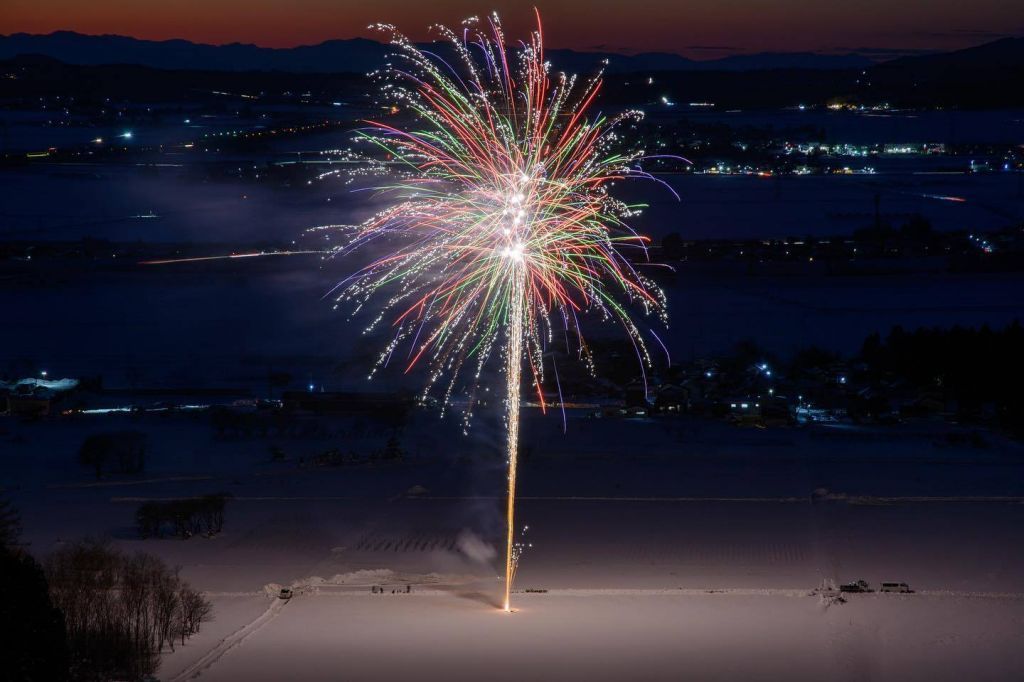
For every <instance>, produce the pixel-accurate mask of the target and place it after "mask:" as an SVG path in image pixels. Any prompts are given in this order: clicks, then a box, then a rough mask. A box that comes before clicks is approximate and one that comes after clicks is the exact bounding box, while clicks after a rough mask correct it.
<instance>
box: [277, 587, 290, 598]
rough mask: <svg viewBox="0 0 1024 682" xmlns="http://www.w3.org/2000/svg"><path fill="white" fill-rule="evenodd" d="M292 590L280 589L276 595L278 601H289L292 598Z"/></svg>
mask: <svg viewBox="0 0 1024 682" xmlns="http://www.w3.org/2000/svg"><path fill="white" fill-rule="evenodd" d="M293 594H294V593H293V592H292V588H290V587H282V588H281V591H280V592H278V593H277V598H278V599H291V598H292V596H293Z"/></svg>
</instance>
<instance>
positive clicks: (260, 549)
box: [0, 413, 1024, 681]
mask: <svg viewBox="0 0 1024 682" xmlns="http://www.w3.org/2000/svg"><path fill="white" fill-rule="evenodd" d="M101 419H102V420H101ZM328 426H331V428H333V429H334V433H335V435H333V436H331V435H327V436H324V437H321V438H315V439H285V440H284V441H280V442H279V443H278V444H279V445H281V446H282V447H283V448H284V450H285V452H286V454H287V457H288V459H287V460H286V461H284V462H273V463H272V462H270V461H269V455H268V446H269V443H270V441H272V440H274V439H262V438H251V439H224V438H217V437H215V436H214V434H213V431H212V429H211V428H210V426H209V424H208V423H207V422H206V421H205V420H204V419H203V418H201V417H199V418H196V417H190V416H184V415H179V416H168V417H145V418H142V419H140V420H135V421H133V420H130V419H128V418H125V417H108V418H91V419H85V418H83V419H79V420H70V421H68V420H64V421H60V422H42V423H35V424H19V423H16V422H12V421H4V422H0V451H2V452H3V457H2V458H0V467H2V468H0V472H2V480H3V481H4V485H5V487H7V488H8V492H9V494H10V495H11V496H12V497H13V499H14V501H15V503H16V504H18V505H19V507H20V508H21V510H22V516H23V518H24V524H25V527H26V539H27V540H28V541H29V542H31V549H32V551H33V552H35V553H36V554H39V555H43V554H45V553H46V552H47V551H48V550H50V549H52V548H53V547H55V546H57V544H58V543H60V542H62V541H65V540H68V539H74V538H80V537H84V536H86V535H99V536H108V537H111V538H113V541H114V542H115V543H117V544H118V545H119V546H121V547H123V548H125V549H129V550H135V549H139V550H145V551H149V552H155V553H157V554H160V555H161V556H163V557H164V558H166V559H167V560H168V561H169V562H171V563H173V564H176V565H180V566H181V568H182V574H183V575H184V577H185V578H186V579H188V580H189V581H191V582H192V583H193V584H194V585H195V586H197V587H199V588H200V589H203V590H205V591H207V592H208V594H209V595H210V598H211V599H212V601H213V603H214V620H213V622H211V623H209V624H207V625H206V626H204V629H203V631H202V632H201V633H200V634H199V635H198V636H197V637H196V638H194V639H192V640H190V641H189V642H188V643H187V644H186V645H185V646H184V647H179V648H178V649H177V651H175V652H174V653H168V654H166V655H165V657H164V663H163V665H162V667H161V670H160V677H161V679H164V680H183V679H190V678H191V677H192V676H193V675H195V674H199V675H200V679H209V680H239V679H244V680H280V679H299V680H306V679H311V680H325V681H326V680H332V681H333V680H394V679H404V678H408V677H414V676H415V677H417V678H419V679H425V680H435V679H436V680H460V679H465V680H470V679H474V680H475V679H480V678H482V677H485V676H486V677H488V678H496V679H512V678H516V679H540V680H544V679H588V680H594V679H607V680H621V679H638V680H662V679H680V678H693V679H721V680H732V679H765V680H768V679H809V680H810V679H814V680H820V679H850V680H861V679H872V680H875V679H878V680H904V679H921V680H925V679H929V680H931V679H948V680H956V679H966V678H973V679H991V680H1001V679H1013V678H1014V677H1016V676H1017V673H1018V672H1019V670H1020V669H1021V666H1022V664H1024V653H1022V652H1024V646H1022V645H1024V634H1022V633H1024V627H1022V625H1024V570H1022V569H1024V542H1022V541H1024V476H1022V474H1024V451H1022V448H1021V447H1020V446H1019V445H1017V444H1014V443H1012V442H1008V441H1005V440H1003V439H1001V438H999V437H997V436H989V446H988V447H987V448H980V449H974V448H968V447H966V446H964V447H951V446H948V445H943V446H942V447H939V446H937V445H936V443H937V442H941V439H939V436H940V434H941V433H942V432H943V430H944V429H948V428H949V427H945V426H941V425H934V426H927V425H926V426H915V427H903V428H899V429H894V430H883V431H867V430H857V429H854V430H848V431H836V430H830V429H809V430H800V429H783V430H768V431H742V430H737V429H734V428H732V427H728V426H726V425H722V424H714V423H709V422H704V421H698V420H688V419H680V420H675V421H657V420H622V421H619V420H591V419H585V418H583V417H580V416H578V415H570V419H569V435H568V436H562V435H561V431H560V428H561V420H560V419H556V418H553V417H548V418H541V417H540V416H539V415H534V414H533V413H528V416H527V420H526V422H525V424H524V438H525V439H526V443H527V444H528V445H530V446H531V454H530V456H529V458H528V459H527V460H526V461H525V462H524V464H523V467H522V476H521V492H522V495H523V497H522V500H521V503H520V505H519V508H518V512H519V518H520V519H521V522H522V524H524V525H526V524H528V525H529V526H530V530H529V533H528V535H527V536H526V539H527V540H528V541H530V542H531V543H532V545H533V546H532V547H531V548H530V549H529V550H528V551H527V553H526V554H525V556H524V558H523V562H522V565H521V568H520V573H519V578H518V582H517V588H518V589H519V590H521V592H519V593H517V594H516V595H514V596H515V599H514V606H515V607H516V609H517V612H516V613H513V614H504V613H501V612H499V611H498V610H497V608H496V605H497V600H498V598H499V594H500V590H501V583H500V580H499V578H498V575H499V571H500V565H499V564H500V558H499V557H497V556H496V554H490V555H489V554H488V552H489V551H492V550H493V548H494V547H495V546H497V545H498V544H499V542H500V536H501V523H502V511H501V503H502V499H501V497H502V482H503V481H502V465H501V461H500V454H498V453H496V452H495V447H496V445H495V444H496V443H497V442H500V439H498V438H497V434H496V433H495V432H493V431H488V427H487V425H486V423H482V424H481V425H480V426H479V429H478V431H477V432H475V433H474V435H473V436H472V437H470V438H464V437H461V436H457V435H455V433H456V432H457V429H456V428H455V426H456V425H451V424H446V423H442V422H438V421H437V419H436V415H430V414H420V415H417V417H416V418H415V419H414V420H413V423H412V424H410V426H409V427H407V429H406V431H405V434H404V435H403V446H404V447H405V448H406V450H407V452H408V453H409V454H408V457H407V459H406V460H405V461H404V462H400V463H393V464H386V465H385V464H381V465H376V466H368V465H361V466H351V467H340V468H321V469H310V468H300V467H299V466H298V458H299V457H306V456H309V455H312V454H315V453H316V452H318V451H323V450H325V449H328V448H329V447H333V446H335V445H336V444H337V443H338V442H339V441H340V442H345V441H346V439H342V438H340V437H339V436H338V435H337V434H343V433H347V432H348V430H349V429H351V426H352V425H351V424H349V423H334V424H333V425H330V424H329V425H328ZM126 427H132V428H138V429H141V430H144V431H146V432H147V433H148V434H149V438H150V455H149V461H148V463H147V471H146V473H145V474H143V475H141V476H140V477H136V478H134V479H128V478H123V477H122V478H117V477H114V478H111V479H106V480H103V481H100V482H96V481H95V480H94V479H92V478H91V475H90V473H89V472H88V471H85V470H82V469H79V468H78V467H77V465H76V464H75V459H74V457H75V451H76V449H77V446H78V444H79V443H80V442H81V438H83V437H84V435H85V434H87V433H91V432H94V431H96V430H104V429H112V428H126ZM369 431H370V432H371V435H370V436H367V437H366V438H365V439H364V440H365V441H366V443H364V444H366V445H367V446H368V444H369V442H371V441H373V439H374V438H375V436H373V435H372V432H373V429H372V428H371V429H369ZM347 441H348V442H350V443H359V442H362V441H359V440H358V439H354V438H353V437H351V436H350V437H348V438H347ZM414 486H421V488H420V489H417V490H415V491H414V492H415V493H418V494H406V493H408V491H410V489H412V488H413V487H414ZM822 487H825V488H828V489H829V490H830V491H832V494H831V496H830V497H831V498H832V499H827V500H819V501H816V502H812V501H811V492H812V491H813V490H815V489H816V488H822ZM219 490H226V491H229V492H231V493H232V494H233V495H234V496H235V499H234V500H233V501H232V502H230V503H229V506H228V511H227V519H226V526H225V532H224V533H223V534H222V535H220V536H218V537H216V538H213V539H201V538H194V539H191V540H188V541H178V540H148V541H142V540H138V539H137V538H136V536H135V535H134V531H133V528H132V519H133V514H134V510H135V508H136V506H137V504H138V502H139V501H140V500H144V499H154V498H166V497H175V496H183V495H193V494H201V493H208V492H215V491H219ZM858 578H863V579H865V580H868V581H870V582H872V583H873V584H875V585H876V586H877V584H878V583H879V582H881V581H890V580H891V581H906V582H908V583H910V585H911V586H912V587H913V588H915V589H916V590H917V593H915V594H912V595H894V594H869V595H853V596H852V597H851V598H850V600H849V601H848V603H846V604H841V605H831V606H829V605H827V604H826V602H825V601H824V600H823V599H822V598H821V597H819V596H818V595H816V594H815V593H814V591H815V589H816V588H818V587H820V586H821V585H822V584H823V581H835V582H842V581H847V580H854V579H858ZM279 585H291V586H293V587H295V588H296V591H297V592H298V595H297V596H296V597H295V598H294V599H293V600H292V601H290V602H288V603H285V602H282V601H280V600H275V599H273V598H272V597H270V596H268V592H272V591H273V590H274V586H279ZM375 585H380V586H383V587H384V592H385V593H384V594H382V595H381V594H371V587H372V586H375ZM408 585H411V590H412V592H411V594H405V593H401V594H392V593H391V590H392V589H395V590H399V591H403V590H405V589H406V586H408ZM267 586H270V587H269V589H268V587H267ZM525 590H547V591H546V592H523V591H525Z"/></svg>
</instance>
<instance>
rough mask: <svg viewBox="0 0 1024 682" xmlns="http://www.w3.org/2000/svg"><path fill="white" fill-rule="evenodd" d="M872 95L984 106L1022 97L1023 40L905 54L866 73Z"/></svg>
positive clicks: (912, 102) (910, 100) (1023, 96)
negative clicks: (941, 51) (927, 53)
mask: <svg viewBox="0 0 1024 682" xmlns="http://www.w3.org/2000/svg"><path fill="white" fill-rule="evenodd" d="M868 75H869V78H868V79H867V80H868V86H869V88H870V90H869V91H868V92H869V93H871V94H874V95H876V98H877V96H879V95H883V94H886V93H889V96H891V97H892V98H893V99H894V100H898V101H903V102H906V103H908V104H911V105H916V104H929V105H942V104H959V105H961V106H971V107H977V108H984V107H989V106H996V105H1004V104H1005V103H1007V102H1010V101H1013V102H1018V103H1019V102H1021V101H1022V100H1024V88H1021V84H1022V83H1024V38H1003V39H1000V40H997V41H995V42H991V43H986V44H985V45H979V46H977V47H971V48H967V49H965V50H957V51H955V52H946V53H943V54H931V55H924V56H920V57H902V58H900V59H894V60H892V61H890V62H886V63H884V64H878V65H876V66H874V67H873V68H872V69H870V70H869V71H868Z"/></svg>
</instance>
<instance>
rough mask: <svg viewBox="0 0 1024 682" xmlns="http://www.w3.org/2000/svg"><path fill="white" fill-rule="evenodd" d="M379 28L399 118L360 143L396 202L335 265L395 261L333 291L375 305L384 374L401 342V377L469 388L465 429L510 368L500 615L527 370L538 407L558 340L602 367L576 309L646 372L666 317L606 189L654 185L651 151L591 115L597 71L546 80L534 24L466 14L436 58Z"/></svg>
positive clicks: (618, 122) (616, 125) (375, 265)
mask: <svg viewBox="0 0 1024 682" xmlns="http://www.w3.org/2000/svg"><path fill="white" fill-rule="evenodd" d="M376 28H379V29H380V30H383V31H386V32H387V33H388V34H389V35H390V36H391V43H392V45H393V46H394V47H395V48H396V56H395V60H394V62H393V63H392V64H389V65H388V68H387V69H385V70H383V71H381V72H380V73H378V74H376V75H377V76H378V77H379V78H380V79H381V81H382V83H383V85H382V93H383V95H384V96H385V98H386V100H387V103H388V105H389V108H390V109H391V110H392V111H395V112H398V114H397V115H395V116H394V117H393V118H394V119H395V120H398V121H401V122H396V123H393V124H389V123H386V122H380V121H374V122H368V126H369V127H368V128H366V129H364V130H363V131H361V133H360V136H361V138H362V139H363V140H364V141H365V142H368V143H370V144H371V145H374V146H375V147H376V148H377V150H378V151H377V153H376V155H375V156H374V157H373V158H374V159H375V162H374V163H375V164H376V165H377V167H378V169H381V172H382V173H384V172H386V174H387V175H388V176H389V177H391V178H393V181H392V182H390V183H389V184H387V185H385V186H383V187H380V188H379V189H380V190H381V191H383V192H386V193H387V194H388V195H389V201H390V204H389V207H388V208H387V209H385V210H383V211H382V212H380V213H378V214H377V215H375V216H373V217H372V218H371V219H370V220H368V221H366V222H365V223H364V224H362V225H360V226H357V227H356V228H354V230H355V231H354V233H353V234H350V235H348V238H347V239H346V240H345V241H344V246H341V247H338V248H337V249H336V251H335V252H334V254H333V255H335V256H337V255H345V254H348V253H350V252H351V251H353V250H355V249H359V248H364V247H366V246H368V245H370V244H374V243H377V244H381V245H384V246H385V249H386V255H384V256H382V257H380V258H378V259H377V260H375V261H373V262H372V263H370V264H368V265H366V266H365V267H363V268H362V269H360V270H359V271H358V272H356V273H354V274H353V275H352V276H350V277H348V278H347V279H346V280H344V281H343V282H341V283H339V284H338V286H337V287H336V288H335V289H334V290H333V291H332V295H333V296H334V297H335V299H336V303H337V304H339V305H341V304H348V305H350V306H352V307H353V308H354V309H355V310H359V309H360V308H362V307H364V306H366V305H368V304H370V303H371V299H373V300H372V303H373V304H374V305H375V306H376V308H375V309H376V310H377V313H376V315H375V316H374V320H373V322H372V323H371V324H370V326H369V328H368V329H367V332H370V331H373V330H374V329H376V328H378V327H381V326H383V325H386V324H390V325H391V327H392V331H391V336H392V340H391V341H390V342H389V343H388V344H387V345H386V347H385V348H384V349H383V351H382V353H381V355H380V357H379V361H378V363H377V367H376V368H375V369H374V371H376V369H377V368H380V367H383V366H386V365H388V364H389V363H391V362H394V361H395V360H396V358H398V357H401V356H402V352H401V351H399V349H400V348H401V349H403V350H404V349H406V348H408V351H407V353H406V354H405V357H404V358H403V360H402V361H403V363H404V365H405V369H406V371H410V370H412V369H413V368H414V367H415V366H417V365H420V364H422V365H426V366H428V368H429V369H428V372H429V380H428V382H427V386H426V388H425V391H424V396H426V395H429V394H431V393H437V394H439V397H440V399H441V402H442V404H445V405H447V404H448V403H449V401H450V400H451V399H452V396H453V391H454V390H455V389H456V387H457V386H459V385H460V384H459V382H460V379H462V380H464V384H463V385H464V386H465V389H466V397H467V403H466V404H467V407H466V410H465V419H466V420H467V424H468V420H469V418H470V417H471V416H472V411H473V406H474V405H475V404H476V400H477V396H476V393H477V390H478V382H479V380H480V377H481V374H482V372H483V371H484V370H485V368H486V367H487V365H488V362H489V361H490V360H492V359H495V358H500V359H501V360H502V361H503V362H502V367H503V370H504V377H505V385H506V389H507V390H506V391H505V408H506V409H505V421H506V427H507V446H508V467H509V477H508V483H509V489H508V535H507V547H506V576H505V600H504V607H505V609H506V610H508V609H509V606H510V605H509V594H510V590H511V586H512V574H513V569H514V565H513V562H514V556H513V555H514V543H513V533H512V528H513V519H514V503H515V484H516V459H517V452H518V450H517V445H518V428H519V407H520V402H521V384H522V375H523V373H524V370H525V372H526V375H527V377H528V379H529V383H530V384H531V386H532V389H533V391H534V392H535V393H536V395H537V399H538V401H539V402H540V404H541V405H542V406H544V405H545V402H546V401H545V396H544V390H543V387H544V386H545V371H546V367H547V365H548V364H551V368H552V369H554V371H555V379H556V382H555V383H556V385H557V384H558V381H557V379H558V377H557V367H555V366H554V364H553V359H551V360H550V361H549V362H546V360H545V358H546V355H547V354H548V352H549V351H550V350H551V349H552V347H553V346H555V345H556V344H558V345H559V347H561V348H563V349H564V350H565V351H566V352H567V353H570V354H573V355H577V356H578V357H579V358H580V359H581V360H583V361H584V362H585V363H587V365H588V366H589V367H590V368H591V369H593V361H592V357H591V354H590V352H589V350H588V346H587V343H586V341H585V338H584V335H583V331H582V328H581V324H580V320H581V318H582V317H584V315H586V314H597V315H598V316H599V317H601V318H602V319H604V320H608V321H612V322H615V323H618V324H619V325H620V326H621V327H622V328H623V329H624V330H625V332H626V334H627V336H628V337H629V338H630V339H631V341H632V342H633V345H634V347H635V348H636V351H637V355H638V358H639V360H640V366H641V371H643V367H644V366H645V365H647V364H649V363H650V359H651V358H650V353H649V351H648V345H647V334H645V333H644V331H643V330H642V329H641V328H640V326H638V323H637V322H636V321H634V317H633V315H632V314H631V311H636V312H641V313H643V314H645V315H646V314H657V315H659V316H660V317H661V318H662V322H665V319H664V315H665V300H664V295H663V293H662V292H661V290H660V289H659V288H658V287H657V286H655V285H654V284H653V282H651V281H650V280H649V279H648V278H646V277H645V276H643V275H642V274H641V273H640V272H639V270H638V265H637V263H640V262H642V261H643V260H645V258H646V242H647V241H648V240H647V238H645V237H643V236H640V235H638V234H636V233H635V232H633V231H632V230H631V229H630V228H629V226H628V224H627V221H628V220H629V218H630V217H631V216H634V215H636V213H637V212H638V210H639V208H640V207H639V206H636V205H629V204H626V203H624V202H622V201H620V200H617V199H616V198H614V197H613V196H612V194H611V193H610V192H609V188H610V187H612V186H613V185H614V184H615V183H616V181H619V180H625V179H633V178H647V179H650V178H651V177H652V176H650V175H649V174H647V173H646V172H644V171H643V170H642V169H641V167H640V161H641V160H642V159H643V158H645V155H644V151H643V150H642V149H641V148H640V147H639V146H637V145H630V144H629V141H628V135H625V134H623V132H621V131H622V130H623V129H624V128H626V127H627V125H628V124H630V123H632V122H635V121H637V120H638V119H639V118H640V117H641V113H640V112H637V111H625V112H622V113H618V114H616V115H612V116H604V115H600V114H593V113H591V105H592V103H593V102H594V98H595V96H596V95H597V93H598V91H599V90H600V87H601V75H600V74H598V75H596V76H594V77H593V78H590V79H586V80H581V79H577V77H575V76H568V75H566V74H564V73H559V74H557V75H556V74H553V73H552V72H551V69H550V66H549V64H548V63H547V62H545V60H544V48H543V33H542V29H541V24H540V16H539V14H538V16H537V28H536V30H535V31H534V32H533V33H532V35H531V37H530V40H529V41H528V42H525V43H519V44H518V45H517V46H515V47H511V48H510V47H507V45H508V43H507V42H506V39H505V35H504V33H503V31H502V27H501V23H500V21H499V19H498V17H497V16H496V15H494V16H491V17H489V18H488V19H487V20H485V21H483V22H480V21H478V20H476V19H472V20H468V21H467V22H464V25H463V27H462V29H461V30H460V31H459V32H458V33H456V32H455V31H452V30H450V29H448V28H445V27H435V28H436V30H437V31H439V32H440V34H441V35H442V36H443V38H444V39H445V41H444V44H445V45H446V46H447V47H445V48H444V53H443V55H442V54H439V51H428V50H426V49H422V48H420V47H417V46H416V45H415V44H413V43H412V42H411V41H409V40H408V39H407V38H406V37H405V36H403V35H402V34H400V33H399V32H397V30H396V29H394V27H392V26H383V25H382V26H377V27H376ZM396 166H397V169H398V170H397V172H396ZM627 256H628V257H627ZM650 335H651V338H654V339H657V336H655V335H654V334H653V332H650ZM658 343H660V341H659V342H658ZM371 376H372V374H371ZM559 393H560V389H559ZM559 402H561V400H559Z"/></svg>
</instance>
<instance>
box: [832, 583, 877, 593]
mask: <svg viewBox="0 0 1024 682" xmlns="http://www.w3.org/2000/svg"><path fill="white" fill-rule="evenodd" d="M839 591H840V592H874V590H872V589H871V586H870V585H868V583H867V581H866V580H856V581H854V582H852V583H843V584H842V585H840V586H839Z"/></svg>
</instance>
